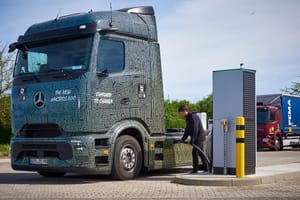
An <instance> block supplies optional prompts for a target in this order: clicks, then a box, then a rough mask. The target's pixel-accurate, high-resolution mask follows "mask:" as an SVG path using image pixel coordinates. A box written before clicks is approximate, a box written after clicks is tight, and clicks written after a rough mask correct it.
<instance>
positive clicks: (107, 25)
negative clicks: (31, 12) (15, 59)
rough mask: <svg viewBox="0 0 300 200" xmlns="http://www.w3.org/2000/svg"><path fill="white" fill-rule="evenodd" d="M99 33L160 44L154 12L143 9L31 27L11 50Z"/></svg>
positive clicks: (65, 18) (83, 15)
mask: <svg viewBox="0 0 300 200" xmlns="http://www.w3.org/2000/svg"><path fill="white" fill-rule="evenodd" d="M95 32H100V33H101V32H102V33H107V32H114V33H115V34H120V35H125V36H129V37H134V38H137V39H143V40H148V41H157V30H156V22H155V16H154V10H153V8H152V7H151V6H142V7H132V8H124V9H120V10H114V11H98V12H93V11H90V12H88V13H75V14H71V15H66V16H61V17H57V18H55V19H53V20H50V21H46V22H42V23H37V24H34V25H32V26H31V27H29V28H28V29H27V31H26V32H25V34H24V35H21V36H19V38H18V41H17V42H15V43H13V44H11V45H10V49H9V51H10V52H12V51H14V50H15V49H16V48H18V47H20V46H21V45H22V44H24V43H31V42H39V41H43V40H49V39H51V38H58V37H73V36H77V35H83V34H92V33H95Z"/></svg>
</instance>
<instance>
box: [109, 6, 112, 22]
mask: <svg viewBox="0 0 300 200" xmlns="http://www.w3.org/2000/svg"><path fill="white" fill-rule="evenodd" d="M109 7H110V22H109V27H112V5H111V2H109Z"/></svg>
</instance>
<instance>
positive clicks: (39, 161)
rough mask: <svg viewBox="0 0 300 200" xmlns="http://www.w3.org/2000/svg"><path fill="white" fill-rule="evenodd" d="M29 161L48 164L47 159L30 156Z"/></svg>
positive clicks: (34, 163) (36, 163) (35, 163)
mask: <svg viewBox="0 0 300 200" xmlns="http://www.w3.org/2000/svg"><path fill="white" fill-rule="evenodd" d="M29 163H30V164H32V165H48V159H42V158H31V159H30V160H29Z"/></svg>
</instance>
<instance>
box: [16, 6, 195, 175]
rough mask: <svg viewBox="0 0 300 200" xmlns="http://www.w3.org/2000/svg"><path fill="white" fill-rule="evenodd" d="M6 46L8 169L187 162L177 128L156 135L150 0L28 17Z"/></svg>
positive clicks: (116, 171)
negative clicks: (12, 59)
mask: <svg viewBox="0 0 300 200" xmlns="http://www.w3.org/2000/svg"><path fill="white" fill-rule="evenodd" d="M15 49H18V54H17V59H16V65H15V70H14V77H13V87H12V95H11V98H12V124H13V125H12V128H13V132H14V133H16V136H15V137H14V138H12V140H11V163H12V168H13V169H16V170H28V171H38V172H39V173H40V174H41V175H43V176H61V175H64V174H65V173H66V172H76V173H81V174H84V173H92V174H112V175H113V177H115V178H118V179H131V178H134V177H135V176H137V175H138V174H139V172H140V171H141V169H142V168H147V169H156V168H166V167H173V166H178V165H184V164H188V163H190V162H191V158H190V153H188V154H186V153H185V152H190V151H191V148H186V147H185V146H187V145H184V146H182V145H177V144H174V141H175V140H176V139H178V138H180V135H182V133H180V132H175V133H169V134H168V135H167V134H166V129H165V112H164V99H163V82H162V72H161V62H160V49H159V43H158V38H157V29H156V21H155V15H154V10H153V8H152V7H134V8H125V9H121V10H115V11H100V12H92V11H91V12H88V13H79V14H73V15H68V16H62V17H58V18H56V19H53V20H50V21H47V22H42V23H38V24H34V25H32V26H31V27H29V28H28V30H27V31H26V32H25V34H24V35H22V36H20V37H19V39H18V41H17V42H15V43H13V44H11V45H10V51H14V50H15ZM175 149H177V150H175ZM174 151H180V153H181V155H180V156H179V157H178V156H177V157H176V156H175V153H176V152H175V153H174ZM187 155H188V156H187ZM175 157H176V158H175Z"/></svg>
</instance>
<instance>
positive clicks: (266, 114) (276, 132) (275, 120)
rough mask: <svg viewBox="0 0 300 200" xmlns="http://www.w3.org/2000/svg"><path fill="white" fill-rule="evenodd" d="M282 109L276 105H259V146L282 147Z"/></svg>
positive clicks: (274, 148)
mask: <svg viewBox="0 0 300 200" xmlns="http://www.w3.org/2000/svg"><path fill="white" fill-rule="evenodd" d="M279 112H280V110H279V109H278V108H277V107H275V106H264V105H260V104H259V103H258V106H257V146H258V148H271V149H273V150H279V149H282V132H281V129H280V115H279Z"/></svg>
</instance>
